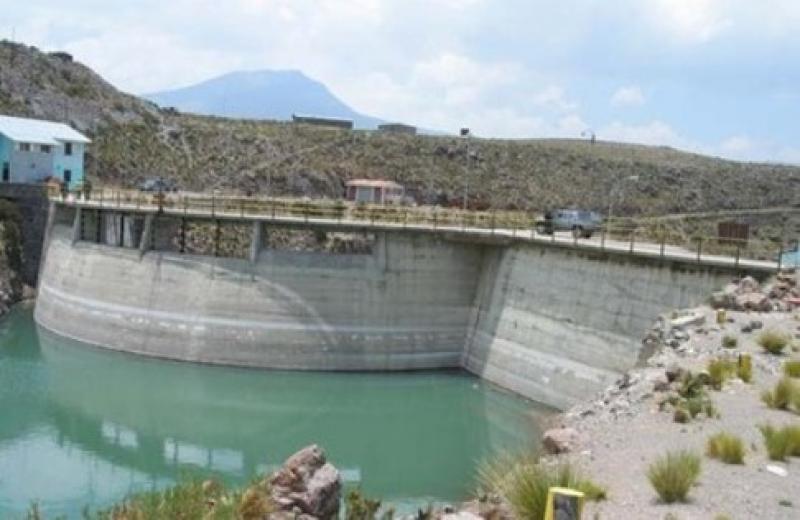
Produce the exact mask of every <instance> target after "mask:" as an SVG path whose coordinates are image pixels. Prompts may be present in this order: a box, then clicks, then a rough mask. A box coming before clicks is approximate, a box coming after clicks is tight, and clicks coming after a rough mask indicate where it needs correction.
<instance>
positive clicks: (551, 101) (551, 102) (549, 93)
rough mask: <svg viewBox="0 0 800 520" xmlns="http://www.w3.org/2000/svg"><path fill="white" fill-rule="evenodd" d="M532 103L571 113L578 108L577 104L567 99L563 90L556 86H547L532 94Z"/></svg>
mask: <svg viewBox="0 0 800 520" xmlns="http://www.w3.org/2000/svg"><path fill="white" fill-rule="evenodd" d="M533 101H534V103H536V104H537V105H539V106H542V107H546V108H550V109H554V110H560V111H562V112H571V111H574V110H576V109H577V108H578V103H576V102H575V101H573V100H571V99H569V98H568V97H567V93H566V92H565V91H564V89H563V88H562V87H560V86H558V85H549V86H547V87H545V88H544V89H543V90H541V91H540V92H538V93H536V94H534V96H533Z"/></svg>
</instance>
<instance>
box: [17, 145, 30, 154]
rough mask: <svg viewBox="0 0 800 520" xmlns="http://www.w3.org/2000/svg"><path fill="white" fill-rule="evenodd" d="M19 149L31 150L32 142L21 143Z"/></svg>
mask: <svg viewBox="0 0 800 520" xmlns="http://www.w3.org/2000/svg"><path fill="white" fill-rule="evenodd" d="M19 151H20V152H30V151H31V144H30V143H19Z"/></svg>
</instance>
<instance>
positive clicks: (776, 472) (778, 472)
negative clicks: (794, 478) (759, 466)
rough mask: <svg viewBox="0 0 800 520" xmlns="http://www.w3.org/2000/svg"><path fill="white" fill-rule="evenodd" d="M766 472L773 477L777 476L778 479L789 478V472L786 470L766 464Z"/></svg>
mask: <svg viewBox="0 0 800 520" xmlns="http://www.w3.org/2000/svg"><path fill="white" fill-rule="evenodd" d="M766 470H767V471H768V472H770V473H772V474H773V475H777V476H779V477H788V476H789V472H788V471H786V468H782V467H780V466H775V465H772V464H767V467H766Z"/></svg>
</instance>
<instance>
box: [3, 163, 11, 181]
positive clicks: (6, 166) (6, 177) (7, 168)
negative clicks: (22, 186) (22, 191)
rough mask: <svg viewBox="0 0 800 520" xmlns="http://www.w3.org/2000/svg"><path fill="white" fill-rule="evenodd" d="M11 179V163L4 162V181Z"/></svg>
mask: <svg viewBox="0 0 800 520" xmlns="http://www.w3.org/2000/svg"><path fill="white" fill-rule="evenodd" d="M10 181H11V165H10V164H8V163H7V162H4V163H3V182H10Z"/></svg>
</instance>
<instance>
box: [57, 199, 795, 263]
mask: <svg viewBox="0 0 800 520" xmlns="http://www.w3.org/2000/svg"><path fill="white" fill-rule="evenodd" d="M50 199H51V201H53V202H56V203H59V204H64V205H67V206H72V207H81V208H87V209H108V210H118V211H124V212H136V213H144V214H147V213H159V214H164V215H169V216H178V217H180V216H182V217H191V218H211V219H219V220H224V219H235V220H253V221H262V222H267V223H274V224H285V225H292V226H298V225H300V226H308V227H318V228H328V229H343V230H347V229H356V230H364V231H368V230H370V231H398V230H407V231H415V232H423V233H431V232H435V233H451V234H456V235H463V236H464V237H465V238H486V237H494V238H498V239H512V240H520V241H529V242H536V243H549V244H553V245H557V246H560V247H574V248H579V249H587V250H600V251H608V252H614V253H622V254H629V255H632V256H641V257H646V258H648V257H649V258H661V259H668V260H676V261H680V262H693V263H699V264H705V265H709V266H719V267H726V268H743V269H748V270H755V271H759V272H772V271H777V270H780V269H781V268H782V267H785V266H783V265H781V258H782V256H783V253H784V251H785V249H784V244H783V242H782V241H781V240H780V239H773V240H755V239H749V240H737V239H722V238H719V237H717V236H711V235H703V234H697V233H694V234H691V235H687V234H685V233H681V232H677V231H675V230H674V229H671V228H670V227H669V226H667V225H665V224H664V219H663V218H653V219H646V218H645V219H616V220H613V221H610V222H605V223H604V224H603V226H602V227H601V229H600V230H599V231H598V232H596V233H593V235H592V236H591V237H588V238H585V237H581V236H578V235H577V234H573V233H569V232H566V233H563V232H556V233H550V234H545V233H539V232H537V231H536V230H535V224H536V221H537V220H538V215H536V214H533V213H529V212H522V211H501V210H496V211H495V210H490V211H464V210H459V209H453V208H443V207H437V206H418V207H417V206H414V207H412V206H391V205H390V206H387V205H371V204H361V203H351V202H347V201H343V200H329V199H322V200H308V199H291V198H260V197H246V196H236V195H217V194H198V193H146V192H141V191H138V190H125V189H117V188H113V189H108V188H100V189H93V190H91V192H88V191H87V192H85V193H79V194H69V195H66V196H64V195H63V194H61V193H58V192H53V191H51V192H50Z"/></svg>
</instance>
